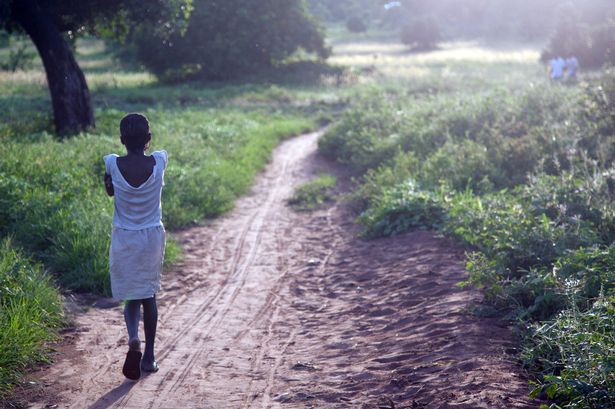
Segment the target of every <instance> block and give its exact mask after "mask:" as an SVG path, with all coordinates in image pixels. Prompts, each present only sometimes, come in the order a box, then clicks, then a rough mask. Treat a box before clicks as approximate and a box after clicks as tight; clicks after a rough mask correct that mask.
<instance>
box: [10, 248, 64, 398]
mask: <svg viewBox="0 0 615 409" xmlns="http://www.w3.org/2000/svg"><path fill="white" fill-rule="evenodd" d="M63 322H64V315H63V309H62V302H61V298H60V295H59V293H58V291H57V290H56V288H55V286H54V285H53V282H52V281H51V279H50V277H49V276H48V275H47V274H45V272H44V271H43V270H42V268H41V266H40V265H38V264H35V263H33V262H32V261H31V260H29V259H28V258H26V257H24V255H23V254H22V253H21V252H20V251H18V250H17V249H16V248H15V247H14V246H13V243H12V242H11V240H9V239H4V240H3V241H2V242H1V243H0V346H1V347H0V403H2V399H3V398H4V397H5V396H7V394H8V393H9V392H10V389H11V386H12V385H13V384H15V383H16V382H17V381H18V380H19V377H20V375H21V374H23V373H24V372H25V371H26V370H27V369H28V368H30V367H31V366H32V365H33V364H35V363H37V362H41V361H46V360H47V354H48V352H49V348H48V346H47V345H46V344H47V343H48V342H49V341H52V340H54V339H55V338H56V335H55V330H56V329H57V328H59V327H60V326H61V325H62V324H63Z"/></svg>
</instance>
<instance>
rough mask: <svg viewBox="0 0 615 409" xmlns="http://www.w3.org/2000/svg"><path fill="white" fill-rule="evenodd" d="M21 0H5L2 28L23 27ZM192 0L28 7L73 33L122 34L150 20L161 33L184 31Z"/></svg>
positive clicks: (50, 2) (0, 10)
mask: <svg viewBox="0 0 615 409" xmlns="http://www.w3.org/2000/svg"><path fill="white" fill-rule="evenodd" d="M17 1H20V0H8V1H3V2H2V6H1V7H0V28H4V29H8V30H9V31H19V26H18V25H17V22H16V21H15V20H14V16H13V13H14V10H13V4H14V3H16V2H17ZM191 4H192V0H153V1H148V2H147V3H145V2H142V1H138V0H106V1H104V2H101V1H97V0H87V1H83V0H42V1H41V0H31V1H29V2H28V4H27V5H26V7H31V8H36V9H38V10H40V11H42V12H43V13H44V14H45V15H48V16H50V18H51V19H52V21H54V22H58V23H59V22H61V24H56V25H58V26H59V27H61V28H62V31H64V32H68V33H69V36H74V35H78V34H82V33H84V32H86V31H90V32H92V33H100V34H107V35H111V36H114V37H116V38H122V37H124V36H126V34H127V33H128V32H129V31H130V30H131V26H133V25H135V24H138V23H140V22H147V24H150V25H151V26H152V27H154V29H155V30H156V31H157V32H158V33H160V34H161V35H165V36H168V35H169V34H171V33H173V32H175V31H181V30H182V28H183V26H184V24H185V21H186V19H187V17H188V15H189V14H190V10H191Z"/></svg>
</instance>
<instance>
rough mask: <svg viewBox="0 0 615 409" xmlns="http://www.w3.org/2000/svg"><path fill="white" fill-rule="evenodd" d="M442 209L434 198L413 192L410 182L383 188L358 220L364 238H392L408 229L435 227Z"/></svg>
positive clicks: (425, 192)
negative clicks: (364, 226)
mask: <svg viewBox="0 0 615 409" xmlns="http://www.w3.org/2000/svg"><path fill="white" fill-rule="evenodd" d="M443 219H444V209H443V208H442V204H441V203H440V201H439V200H438V198H437V196H436V195H434V194H432V193H430V192H428V191H424V190H419V189H417V185H416V183H415V182H413V181H408V182H406V183H404V184H399V185H395V186H394V187H392V188H389V189H385V190H384V191H383V192H382V195H381V196H380V197H379V198H378V199H377V200H375V201H374V203H372V206H371V207H370V208H369V209H368V210H367V211H366V212H364V213H363V214H361V216H360V217H359V220H360V221H361V223H363V224H364V225H366V229H365V232H364V234H365V235H366V236H368V237H379V236H392V235H396V234H399V233H403V232H406V231H408V230H409V229H410V228H417V227H418V228H423V227H427V228H438V227H439V226H440V225H441V224H442V222H443Z"/></svg>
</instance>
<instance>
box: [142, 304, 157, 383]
mask: <svg viewBox="0 0 615 409" xmlns="http://www.w3.org/2000/svg"><path fill="white" fill-rule="evenodd" d="M141 302H142V304H143V329H144V332H145V352H144V354H143V360H142V366H143V368H144V369H145V370H149V371H155V370H157V364H156V359H155V358H154V342H155V340H156V326H157V324H158V306H157V305H156V296H153V297H152V298H146V299H143V300H141Z"/></svg>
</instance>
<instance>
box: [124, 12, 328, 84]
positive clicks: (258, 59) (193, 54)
mask: <svg viewBox="0 0 615 409" xmlns="http://www.w3.org/2000/svg"><path fill="white" fill-rule="evenodd" d="M133 41H134V44H135V45H136V50H137V58H138V59H139V60H140V61H141V62H142V63H143V64H144V65H145V67H147V68H148V69H149V70H151V71H152V72H153V73H154V74H156V75H157V76H158V77H159V78H160V79H162V80H164V81H168V82H178V81H182V80H186V79H190V78H200V79H206V80H225V79H231V78H237V77H241V76H245V75H248V74H253V73H254V72H255V71H259V70H265V69H269V68H271V67H272V66H274V65H277V64H280V63H283V62H284V61H285V60H286V59H287V58H288V57H290V56H291V55H293V53H295V52H296V51H298V50H299V49H302V50H303V51H305V52H308V53H313V54H316V55H317V56H319V57H320V58H326V57H327V56H328V54H329V50H328V49H327V47H326V46H325V44H324V39H323V35H322V33H321V30H320V28H319V26H318V25H317V24H316V22H315V21H314V20H313V19H312V18H311V16H310V15H309V14H308V12H307V10H306V9H305V5H304V3H303V2H302V1H300V0H292V1H288V0H264V1H258V2H245V1H240V0H232V1H224V2H216V1H209V0H196V1H195V2H194V11H193V12H192V14H191V16H190V21H189V24H188V28H187V31H186V32H185V33H184V34H176V35H173V36H171V37H170V38H166V37H161V36H159V35H158V34H157V33H156V32H155V31H153V30H152V28H151V27H150V26H149V25H143V26H141V27H140V28H139V30H137V31H136V33H135V35H134V38H133Z"/></svg>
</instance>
